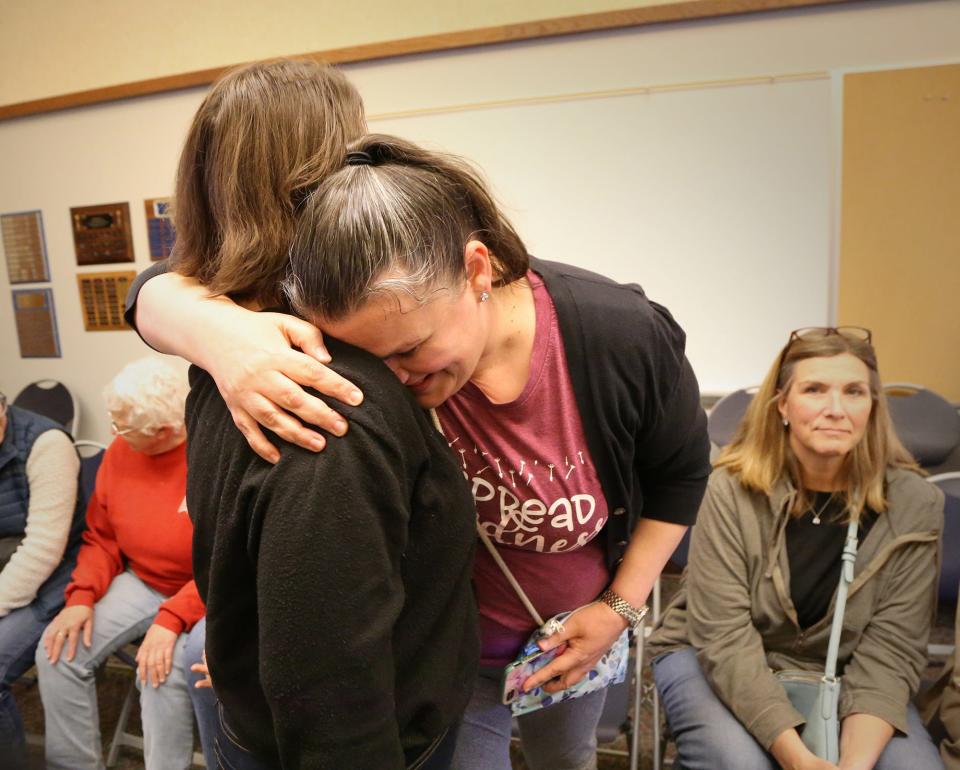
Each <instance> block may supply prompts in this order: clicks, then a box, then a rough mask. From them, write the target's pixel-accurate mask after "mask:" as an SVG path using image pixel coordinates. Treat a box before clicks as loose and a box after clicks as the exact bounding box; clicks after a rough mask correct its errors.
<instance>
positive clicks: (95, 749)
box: [36, 570, 193, 770]
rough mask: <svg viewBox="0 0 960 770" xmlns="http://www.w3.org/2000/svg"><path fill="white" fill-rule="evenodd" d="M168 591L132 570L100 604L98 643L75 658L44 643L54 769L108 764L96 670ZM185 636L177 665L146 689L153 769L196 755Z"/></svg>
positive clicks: (42, 668) (147, 620) (146, 738)
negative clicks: (53, 657)
mask: <svg viewBox="0 0 960 770" xmlns="http://www.w3.org/2000/svg"><path fill="white" fill-rule="evenodd" d="M166 599H167V597H166V596H164V595H163V594H161V593H160V592H158V591H155V590H154V589H152V588H150V586H148V585H147V584H146V583H144V582H143V581H142V580H140V578H138V577H137V576H136V575H134V574H133V572H131V571H129V570H127V571H126V572H121V573H120V574H119V575H117V576H116V577H115V578H114V579H113V581H112V582H111V583H110V587H109V588H108V589H107V592H106V594H104V596H103V597H102V598H101V599H100V601H98V602H97V604H96V606H95V607H94V610H93V643H92V644H91V646H90V647H87V646H86V645H85V644H84V643H83V642H82V641H81V642H80V643H79V644H78V645H77V650H76V655H75V657H74V659H73V660H72V661H68V660H67V659H66V656H65V655H61V656H60V659H59V660H58V661H57V662H56V664H52V663H50V661H49V660H48V659H47V654H46V651H45V650H44V648H43V645H40V646H38V647H37V648H36V664H37V677H38V678H39V680H40V697H41V699H42V700H43V711H44V722H45V744H46V755H47V768H48V770H103V766H104V764H103V752H102V749H101V742H100V719H99V709H98V704H97V689H96V680H95V674H96V670H97V668H98V667H99V666H100V664H101V663H103V662H104V661H105V660H106V659H107V657H108V656H109V655H110V653H111V652H113V651H114V650H117V649H119V648H121V647H123V646H124V645H125V644H127V643H129V642H132V641H134V640H136V639H137V638H139V637H141V636H143V635H144V634H145V633H146V632H147V629H149V628H150V626H151V625H153V621H154V618H155V617H156V614H157V610H158V609H159V608H160V605H161V604H162V603H163V602H164V601H166ZM186 641H187V638H186V634H181V635H180V637H179V639H178V640H177V642H176V644H175V646H174V648H173V666H172V668H171V670H170V675H169V676H168V677H167V679H166V681H165V682H164V683H163V684H161V685H160V686H159V687H152V686H151V685H149V684H147V685H146V686H143V687H140V718H141V722H142V724H143V753H144V763H145V765H146V767H147V770H160V769H161V768H162V769H163V770H186V769H187V768H189V767H190V764H191V762H192V760H193V709H192V708H191V707H190V696H189V695H188V694H187V680H186V676H184V672H183V648H184V645H185V644H186Z"/></svg>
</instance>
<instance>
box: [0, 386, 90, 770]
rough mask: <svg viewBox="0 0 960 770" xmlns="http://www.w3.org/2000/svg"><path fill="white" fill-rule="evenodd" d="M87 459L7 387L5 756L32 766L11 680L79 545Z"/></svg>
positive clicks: (0, 460)
mask: <svg viewBox="0 0 960 770" xmlns="http://www.w3.org/2000/svg"><path fill="white" fill-rule="evenodd" d="M79 470H80V459H79V458H78V457H77V451H76V449H74V446H73V441H72V440H71V438H70V436H69V435H68V434H67V432H66V431H65V430H64V429H63V428H62V427H61V426H60V425H58V424H57V423H55V422H54V421H53V420H49V419H47V418H46V417H41V416H40V415H39V414H34V413H33V412H28V411H26V410H24V409H19V408H18V407H15V406H8V405H7V399H6V396H4V395H3V394H2V393H0V757H2V763H3V767H5V768H15V769H18V768H21V767H25V766H26V758H25V742H24V733H23V723H22V721H21V719H20V712H19V710H18V709H17V704H16V702H15V700H14V698H13V694H12V693H11V692H10V685H11V684H12V683H13V682H15V681H16V680H17V679H18V678H19V677H20V676H21V675H22V674H23V673H24V672H25V671H26V670H27V669H29V668H30V667H31V666H32V665H33V655H34V651H35V650H36V648H37V643H38V642H39V641H40V636H41V634H42V633H43V629H44V628H46V626H47V623H49V622H50V619H51V618H53V616H54V615H56V614H57V612H59V611H60V608H61V607H62V606H63V590H64V588H66V586H67V581H68V580H69V579H70V573H71V571H72V570H73V565H74V563H75V561H76V558H77V550H78V549H79V547H80V535H81V533H82V531H83V520H84V517H83V505H82V504H81V501H80V500H79V497H80V495H79V494H78V489H77V479H78V475H79Z"/></svg>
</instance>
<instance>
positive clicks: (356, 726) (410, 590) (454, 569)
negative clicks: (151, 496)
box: [187, 338, 479, 770]
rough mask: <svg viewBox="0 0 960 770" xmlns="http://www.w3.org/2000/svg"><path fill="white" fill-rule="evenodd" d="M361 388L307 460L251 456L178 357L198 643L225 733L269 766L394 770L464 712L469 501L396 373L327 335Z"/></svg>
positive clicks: (303, 456)
mask: <svg viewBox="0 0 960 770" xmlns="http://www.w3.org/2000/svg"><path fill="white" fill-rule="evenodd" d="M326 342H327V346H328V347H329V349H330V352H331V354H332V355H333V363H332V364H331V367H332V368H333V369H335V370H336V371H338V372H339V373H340V374H342V375H343V376H344V377H347V378H348V379H350V380H351V381H352V382H354V383H356V384H357V385H358V386H359V387H360V388H361V389H362V390H363V392H364V394H365V400H364V404H363V406H362V407H361V408H356V409H353V408H350V407H346V406H344V405H342V404H337V405H336V408H337V409H338V410H340V411H341V412H342V413H344V415H345V416H346V417H347V418H348V420H349V423H350V429H349V432H348V434H347V435H346V436H345V437H343V438H339V439H337V440H335V441H330V442H329V444H328V445H327V448H326V449H325V450H324V451H323V452H321V453H319V454H314V453H312V452H309V451H307V450H304V449H301V448H299V447H296V446H293V445H291V444H287V443H286V442H283V441H281V440H280V439H278V438H277V437H275V436H273V437H272V438H273V440H274V442H275V443H276V444H277V445H278V447H279V448H280V454H281V458H280V461H279V462H278V463H277V464H276V465H270V464H269V463H267V462H265V461H263V460H261V459H260V458H259V457H258V456H257V455H255V454H254V453H253V451H252V450H251V449H250V448H249V446H248V445H247V442H246V440H245V439H244V437H243V435H242V434H241V433H240V432H239V431H238V430H236V428H235V427H234V426H233V423H232V422H231V419H230V415H229V412H228V410H227V408H226V405H225V404H224V402H223V400H222V398H221V397H220V394H219V393H218V392H217V388H216V385H215V383H214V382H213V379H212V378H211V377H210V376H209V375H208V374H207V373H206V372H204V371H202V370H200V369H197V368H196V367H194V368H192V369H191V386H192V387H191V391H190V397H189V400H188V403H187V428H188V437H189V438H188V444H187V462H188V467H189V475H188V480H187V503H188V508H189V510H190V513H191V516H192V517H193V519H194V522H195V530H194V555H193V558H194V574H195V576H196V581H197V586H198V588H199V589H200V595H201V596H202V597H203V599H204V601H205V602H206V603H207V610H208V621H207V640H206V651H207V659H208V662H209V665H210V670H211V675H212V678H213V681H214V687H215V689H216V692H217V696H218V697H219V699H220V702H221V704H222V705H223V709H224V717H225V721H226V723H227V725H228V726H229V728H230V729H231V730H232V731H233V732H234V733H236V735H237V736H238V737H239V739H240V741H239V742H240V743H242V744H243V745H244V746H245V747H247V748H248V749H251V750H253V751H254V753H256V754H257V755H258V756H260V757H261V758H262V759H263V760H264V761H266V762H268V763H270V764H271V765H282V766H283V767H302V768H336V770H342V769H343V768H352V770H391V769H393V768H403V767H405V766H406V764H407V763H408V762H409V761H410V760H411V759H412V758H414V757H416V756H417V755H419V753H420V752H421V751H422V750H423V749H424V748H425V747H426V745H427V744H429V742H430V741H431V740H433V739H434V738H436V737H437V736H439V735H440V734H441V733H442V732H443V730H445V729H446V728H447V727H449V726H450V725H451V724H453V723H454V722H456V721H457V720H458V719H459V716H460V714H461V712H462V710H463V708H464V707H465V705H466V703H467V699H468V697H469V695H470V691H471V688H472V686H473V682H474V678H475V676H476V673H477V665H478V659H479V642H478V635H477V624H476V608H475V603H474V597H473V592H472V589H471V584H470V577H471V568H472V562H473V548H474V543H475V539H476V538H475V530H474V510H473V501H472V499H471V497H470V493H469V489H468V487H467V486H466V485H465V484H464V483H463V475H462V474H461V472H460V469H459V467H458V465H457V463H456V462H455V460H454V457H453V455H452V454H451V452H450V450H449V448H448V447H447V445H446V442H445V441H444V440H443V438H442V437H441V436H440V435H439V434H438V433H437V432H436V430H435V429H434V428H433V426H432V424H431V422H430V420H429V418H428V416H427V414H426V413H424V412H423V411H422V410H421V409H420V408H419V407H418V406H417V404H416V402H415V401H414V400H413V398H412V396H411V395H410V394H409V392H408V391H407V390H406V389H405V388H404V387H403V386H402V385H401V384H400V383H399V382H398V381H397V379H396V377H395V376H394V375H393V373H392V372H390V370H389V369H388V368H387V367H386V366H385V365H384V364H383V363H382V362H381V361H379V360H377V359H376V358H374V357H373V356H371V355H370V354H368V353H365V352H363V351H361V350H358V349H357V348H353V347H350V346H347V345H344V344H343V343H340V342H338V341H336V340H333V339H330V338H328V339H327V341H326Z"/></svg>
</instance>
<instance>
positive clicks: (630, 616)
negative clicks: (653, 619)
mask: <svg viewBox="0 0 960 770" xmlns="http://www.w3.org/2000/svg"><path fill="white" fill-rule="evenodd" d="M597 601H598V602H603V603H604V604H606V605H607V606H608V607H609V608H610V609H611V610H613V611H614V612H616V613H617V614H618V615H619V616H620V617H622V618H623V619H624V620H626V621H627V625H628V626H630V627H631V628H632V629H633V630H634V632H637V631H639V630H640V624H641V623H643V619H644V618H645V617H646V616H647V613H648V612H650V608H649V607H647V605H646V604H644V605H643V606H642V607H634V606H633V605H632V604H630V602H628V601H627V600H626V599H624V598H623V597H622V596H620V594H617V593H614V592H613V591H611V590H610V589H609V588H608V589H607V590H606V591H604V592H603V593H602V594H600V597H599V598H598V599H597Z"/></svg>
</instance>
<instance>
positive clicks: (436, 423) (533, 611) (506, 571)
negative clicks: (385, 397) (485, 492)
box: [430, 409, 543, 626]
mask: <svg viewBox="0 0 960 770" xmlns="http://www.w3.org/2000/svg"><path fill="white" fill-rule="evenodd" d="M430 419H431V420H432V421H433V427H434V428H436V429H437V432H438V433H439V434H440V435H441V436H443V435H444V433H443V426H442V425H441V424H440V418H439V417H437V410H436V409H431V410H430ZM477 534H478V535H479V536H480V539H481V540H482V541H483V544H484V546H485V547H486V549H487V550H488V551H489V552H490V555H491V556H492V557H493V560H494V561H495V562H496V563H497V566H498V567H499V568H500V571H501V572H502V573H503V576H504V577H505V578H506V579H507V582H508V583H509V584H510V587H511V588H513V590H514V591H515V592H516V594H517V597H518V598H519V599H520V602H521V603H522V604H523V606H524V607H525V608H526V610H527V612H529V613H530V617H531V618H533V620H534V622H535V623H536V624H537V626H542V625H543V618H542V617H540V613H539V612H537V608H536V607H534V606H533V602H531V601H530V598H529V597H528V596H527V594H526V592H525V591H524V590H523V589H522V588H521V587H520V584H519V583H518V582H517V579H516V578H515V577H514V576H513V573H512V572H511V571H510V568H509V567H508V566H507V563H506V562H505V561H504V560H503V557H502V556H501V555H500V554H499V553H498V552H497V547H496V546H495V545H494V544H493V541H492V540H491V539H490V536H489V535H488V534H487V533H486V532H484V531H483V527H481V526H480V521H479V519H478V520H477Z"/></svg>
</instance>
